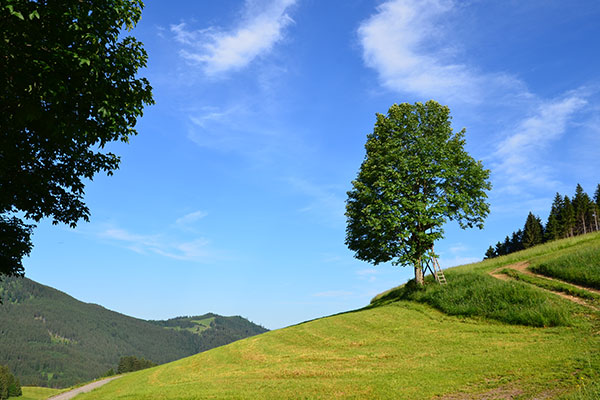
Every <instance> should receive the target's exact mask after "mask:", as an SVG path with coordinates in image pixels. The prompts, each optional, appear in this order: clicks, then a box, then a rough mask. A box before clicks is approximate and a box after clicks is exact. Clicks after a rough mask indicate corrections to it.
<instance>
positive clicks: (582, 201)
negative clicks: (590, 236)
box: [573, 183, 592, 234]
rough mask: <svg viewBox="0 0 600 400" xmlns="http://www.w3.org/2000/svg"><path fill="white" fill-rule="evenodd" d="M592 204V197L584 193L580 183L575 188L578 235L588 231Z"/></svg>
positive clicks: (574, 203) (576, 228)
mask: <svg viewBox="0 0 600 400" xmlns="http://www.w3.org/2000/svg"><path fill="white" fill-rule="evenodd" d="M591 203H592V201H591V200H590V197H589V196H588V195H587V193H586V192H584V191H583V188H582V187H581V185H580V184H579V183H578V184H577V187H576V188H575V197H573V211H574V214H575V232H576V233H577V234H586V233H587V231H588V223H589V214H590V208H591Z"/></svg>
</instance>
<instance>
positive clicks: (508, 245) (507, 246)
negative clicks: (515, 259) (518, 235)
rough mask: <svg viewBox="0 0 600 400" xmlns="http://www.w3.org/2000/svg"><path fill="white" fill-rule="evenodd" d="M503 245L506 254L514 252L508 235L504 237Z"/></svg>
mask: <svg viewBox="0 0 600 400" xmlns="http://www.w3.org/2000/svg"><path fill="white" fill-rule="evenodd" d="M502 247H503V248H504V254H510V253H512V249H511V243H510V238H509V237H508V235H507V236H506V237H505V238H504V242H503V243H502Z"/></svg>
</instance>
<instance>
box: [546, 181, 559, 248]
mask: <svg viewBox="0 0 600 400" xmlns="http://www.w3.org/2000/svg"><path fill="white" fill-rule="evenodd" d="M562 208H563V199H562V197H561V195H560V193H558V192H556V195H555V196H554V202H553V203H552V208H551V209H550V215H549V216H548V222H546V230H545V233H544V241H545V242H549V241H551V240H556V239H560V236H561V232H560V223H561V222H560V213H561V210H562Z"/></svg>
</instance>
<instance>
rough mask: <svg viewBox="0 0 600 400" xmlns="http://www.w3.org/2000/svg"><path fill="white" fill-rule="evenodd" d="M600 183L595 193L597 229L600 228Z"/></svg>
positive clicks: (595, 221)
mask: <svg viewBox="0 0 600 400" xmlns="http://www.w3.org/2000/svg"><path fill="white" fill-rule="evenodd" d="M598 214H600V183H599V184H598V186H597V187H596V193H594V228H595V230H597V231H598V230H600V223H599V222H598V219H600V215H598Z"/></svg>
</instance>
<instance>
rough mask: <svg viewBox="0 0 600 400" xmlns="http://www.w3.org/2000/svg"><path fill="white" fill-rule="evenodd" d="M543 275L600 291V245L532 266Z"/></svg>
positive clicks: (580, 249) (576, 250)
mask: <svg viewBox="0 0 600 400" xmlns="http://www.w3.org/2000/svg"><path fill="white" fill-rule="evenodd" d="M531 270H532V271H534V272H536V273H538V274H542V275H546V276H550V277H554V278H558V279H562V280H565V281H568V282H572V283H576V284H579V285H583V286H587V287H591V288H595V289H600V243H595V244H594V245H590V246H586V247H584V248H578V249H574V251H570V252H565V253H564V254H562V255H560V256H559V257H553V258H550V259H542V260H539V261H538V262H536V263H535V264H533V265H532V266H531Z"/></svg>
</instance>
